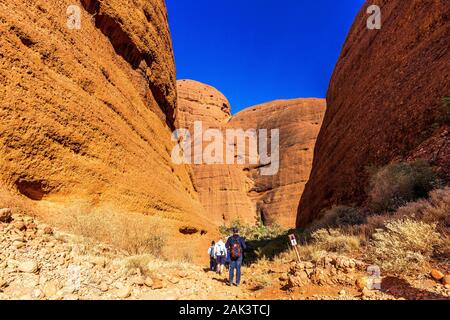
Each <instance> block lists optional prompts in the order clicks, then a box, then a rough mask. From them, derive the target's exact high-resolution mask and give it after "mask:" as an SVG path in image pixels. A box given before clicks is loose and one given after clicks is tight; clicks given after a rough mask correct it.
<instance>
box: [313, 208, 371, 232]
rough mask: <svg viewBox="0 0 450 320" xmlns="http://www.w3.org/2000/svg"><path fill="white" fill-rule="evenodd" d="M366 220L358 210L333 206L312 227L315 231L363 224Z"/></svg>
mask: <svg viewBox="0 0 450 320" xmlns="http://www.w3.org/2000/svg"><path fill="white" fill-rule="evenodd" d="M365 220H366V217H365V215H364V214H363V213H362V212H361V210H360V209H358V208H353V207H348V206H335V207H333V208H331V209H328V210H326V211H325V212H324V213H323V215H322V218H320V219H319V220H318V221H317V222H315V223H314V224H313V225H312V226H313V227H314V228H316V229H322V228H330V227H341V226H352V225H359V224H363V223H364V222H365Z"/></svg>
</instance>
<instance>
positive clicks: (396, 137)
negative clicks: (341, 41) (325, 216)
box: [297, 0, 450, 226]
mask: <svg viewBox="0 0 450 320" xmlns="http://www.w3.org/2000/svg"><path fill="white" fill-rule="evenodd" d="M370 4H377V5H379V6H380V7H381V12H382V28H381V30H368V29H367V28H366V20H367V17H368V15H367V14H366V9H367V6H368V4H365V5H364V6H363V8H362V9H361V11H360V12H359V14H358V16H357V17H356V21H355V22H354V24H353V26H352V28H351V31H350V33H349V35H348V37H347V40H346V43H345V45H344V47H343V50H342V53H341V56H340V58H339V61H338V63H337V65H336V69H335V71H334V73H333V76H332V79H331V83H330V87H329V90H328V94H327V104H328V109H327V112H326V115H325V119H324V123H323V126H322V129H321V131H320V134H319V137H318V139H317V145H316V149H315V156H314V164H313V169H312V173H311V178H310V181H309V182H308V184H307V186H306V189H305V192H304V193H303V196H302V198H301V201H300V205H299V211H298V220H297V222H298V223H297V224H298V225H299V226H301V225H304V224H306V223H308V222H309V221H311V220H312V219H313V218H314V217H316V216H317V215H318V214H319V212H320V211H321V209H323V208H327V207H330V206H332V205H334V204H351V203H356V204H358V203H361V202H363V201H364V199H365V188H366V186H367V178H368V177H367V173H366V170H365V168H366V167H367V166H372V165H375V166H381V165H385V164H387V163H389V162H391V161H398V160H404V159H407V160H408V159H413V158H418V157H420V158H425V159H427V160H430V161H431V163H432V164H433V165H435V166H436V167H437V168H438V170H440V171H441V172H442V173H444V174H447V175H448V173H449V170H450V163H449V161H450V145H449V139H448V138H449V131H448V125H445V124H443V123H442V122H441V121H440V118H442V112H441V110H442V98H443V97H444V96H445V95H447V94H448V90H449V80H450V64H449V61H450V47H449V43H450V2H449V1H446V0H436V1H434V0H433V1H431V0H430V1H420V0H413V1H386V0H385V1H382V0H377V1H371V2H370Z"/></svg>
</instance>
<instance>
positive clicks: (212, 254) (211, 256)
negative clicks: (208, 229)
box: [208, 241, 216, 271]
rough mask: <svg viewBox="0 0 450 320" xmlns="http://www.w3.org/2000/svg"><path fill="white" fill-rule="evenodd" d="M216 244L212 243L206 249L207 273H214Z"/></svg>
mask: <svg viewBox="0 0 450 320" xmlns="http://www.w3.org/2000/svg"><path fill="white" fill-rule="evenodd" d="M215 247H216V242H215V241H212V242H211V246H210V247H209V248H208V255H209V271H214V270H215V269H216V254H215V250H214V249H215Z"/></svg>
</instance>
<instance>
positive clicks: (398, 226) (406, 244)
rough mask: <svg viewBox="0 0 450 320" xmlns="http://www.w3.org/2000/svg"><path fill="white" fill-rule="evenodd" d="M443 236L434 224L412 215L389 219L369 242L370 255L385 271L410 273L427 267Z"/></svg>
mask: <svg viewBox="0 0 450 320" xmlns="http://www.w3.org/2000/svg"><path fill="white" fill-rule="evenodd" d="M440 242H441V240H440V235H439V233H437V232H436V225H435V224H427V223H425V222H421V221H414V220H411V219H408V218H406V219H401V220H394V221H390V222H388V223H387V224H386V226H385V229H378V230H377V231H376V232H375V233H374V235H373V241H372V242H371V244H370V246H369V257H370V258H371V259H372V260H373V262H374V263H375V264H377V265H379V266H380V267H381V268H382V269H383V270H384V271H387V272H394V273H397V274H409V273H413V272H418V271H424V270H425V268H426V267H427V263H428V261H429V260H430V257H431V255H432V253H433V250H434V247H435V246H439V244H440Z"/></svg>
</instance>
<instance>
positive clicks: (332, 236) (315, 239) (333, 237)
mask: <svg viewBox="0 0 450 320" xmlns="http://www.w3.org/2000/svg"><path fill="white" fill-rule="evenodd" d="M311 237H312V242H311V245H313V246H315V247H316V248H317V249H316V250H319V251H320V250H324V251H327V252H337V253H350V252H353V251H356V250H358V249H359V245H360V239H359V238H358V237H356V236H351V235H346V234H343V233H342V232H341V231H340V230H337V229H320V230H317V231H315V232H313V234H312V235H311Z"/></svg>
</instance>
